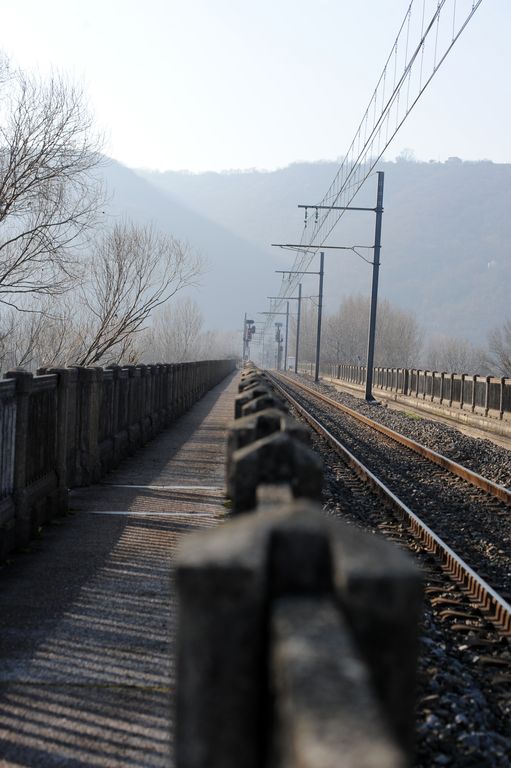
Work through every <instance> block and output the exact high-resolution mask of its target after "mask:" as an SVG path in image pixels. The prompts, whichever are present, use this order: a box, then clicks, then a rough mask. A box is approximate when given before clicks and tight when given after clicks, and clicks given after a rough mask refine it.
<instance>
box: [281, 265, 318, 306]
mask: <svg viewBox="0 0 511 768" xmlns="http://www.w3.org/2000/svg"><path fill="white" fill-rule="evenodd" d="M275 272H278V273H281V274H283V275H319V272H300V271H299V270H297V271H296V272H295V271H293V270H292V269H276V270H275ZM278 298H279V299H282V296H279V297H278ZM286 300H287V296H286Z"/></svg>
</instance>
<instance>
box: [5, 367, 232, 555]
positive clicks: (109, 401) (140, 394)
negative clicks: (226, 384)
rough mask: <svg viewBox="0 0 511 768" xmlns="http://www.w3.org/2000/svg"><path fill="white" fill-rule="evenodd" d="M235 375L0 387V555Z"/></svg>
mask: <svg viewBox="0 0 511 768" xmlns="http://www.w3.org/2000/svg"><path fill="white" fill-rule="evenodd" d="M234 368H235V361H233V360H216V361H209V360H208V361H202V362H196V363H180V364H177V365H171V364H170V365H147V366H146V365H144V366H126V367H118V366H111V367H109V368H105V369H103V368H83V367H72V368H54V369H41V370H39V371H38V375H36V376H34V375H33V374H31V373H29V372H27V371H23V370H16V371H10V372H8V373H6V374H5V377H4V379H3V380H2V381H0V557H2V558H4V557H5V556H6V555H7V554H8V553H9V552H10V551H11V550H12V549H14V548H15V547H16V546H17V547H23V546H26V544H27V543H28V541H29V540H30V538H31V536H33V535H34V534H36V533H37V531H38V529H39V527H40V526H41V525H43V524H44V523H46V522H48V521H49V520H50V519H51V518H52V517H54V516H56V515H59V514H63V513H64V512H65V511H66V510H67V498H68V489H69V488H70V487H77V486H83V485H89V484H91V483H95V482H97V481H98V480H99V479H100V478H101V477H102V476H103V475H104V474H105V473H106V472H108V471H109V470H110V469H111V468H113V467H114V466H116V465H117V464H118V463H119V461H121V459H123V458H124V457H125V456H127V455H129V454H131V453H133V452H134V451H135V450H137V448H139V447H140V446H141V445H143V444H144V443H145V442H147V440H150V439H151V438H152V437H154V435H155V434H156V433H157V432H159V431H160V430H161V429H163V428H165V427H166V426H167V425H168V424H170V423H171V422H172V421H174V420H175V419H176V418H178V416H180V415H181V414H182V413H183V412H184V411H185V410H187V409H189V408H190V407H191V405H192V404H193V403H194V402H196V401H197V400H198V399H199V398H200V397H202V395H204V394H205V393H206V392H207V390H208V389H211V387H213V386H215V385H216V384H218V383H219V382H220V381H221V380H222V379H224V378H225V377H226V376H227V375H228V374H229V373H230V372H232V371H233V370H234Z"/></svg>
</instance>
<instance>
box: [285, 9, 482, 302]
mask: <svg viewBox="0 0 511 768" xmlns="http://www.w3.org/2000/svg"><path fill="white" fill-rule="evenodd" d="M481 3H482V0H412V1H411V2H410V5H409V6H408V10H407V11H406V14H405V16H404V19H403V21H402V23H401V26H400V28H399V31H398V33H397V36H396V38H395V40H394V44H393V45H392V48H391V51H390V54H389V56H388V58H387V60H386V62H385V65H384V67H383V71H382V73H381V75H380V77H379V79H378V82H377V84H376V88H375V89H374V91H373V94H372V96H371V99H370V101H369V104H368V106H367V109H366V110H365V113H364V115H363V117H362V120H361V121H360V123H359V126H358V129H357V131H356V133H355V136H354V138H353V140H352V142H351V144H350V146H349V149H348V151H347V153H346V155H345V156H344V159H343V161H342V163H341V165H340V166H339V169H338V170H337V173H336V174H335V176H334V179H333V181H332V183H331V184H330V186H329V187H328V189H327V191H326V193H325V195H324V196H323V198H322V199H321V201H319V202H318V209H317V210H316V216H315V218H314V221H313V224H312V226H311V227H309V226H308V219H307V216H306V218H305V225H304V228H303V232H302V236H301V239H300V249H299V250H298V249H297V254H296V257H295V261H294V263H293V267H292V270H290V279H288V280H283V281H282V285H281V288H280V292H279V301H278V303H277V304H276V306H275V308H276V309H278V308H279V307H280V305H281V303H282V301H284V300H285V298H286V297H287V296H288V295H289V294H290V293H292V292H293V291H294V290H295V288H296V286H297V284H298V282H299V281H300V279H301V275H302V274H303V273H304V272H305V271H306V270H307V269H308V267H309V266H310V264H311V261H312V259H313V258H314V256H315V254H316V253H317V252H318V251H319V250H320V249H321V247H322V246H323V245H324V243H325V242H326V240H327V239H328V237H329V235H330V234H331V232H332V230H333V229H334V227H335V226H336V225H337V223H338V222H339V220H340V219H341V217H342V216H343V214H344V211H342V210H332V208H331V206H339V207H347V206H349V205H350V203H351V202H352V201H353V198H354V197H355V195H356V194H357V193H358V192H359V190H360V188H361V187H362V185H363V184H364V182H365V181H366V179H367V178H368V177H369V175H370V174H371V172H372V171H373V169H374V167H375V166H376V164H377V162H378V160H380V158H381V157H382V155H383V153H384V152H385V150H386V149H387V147H388V146H389V144H390V143H391V142H392V140H393V139H394V137H395V135H396V134H397V132H398V131H399V129H400V128H401V126H402V125H403V123H404V122H405V120H406V118H407V117H408V115H409V114H410V112H411V111H412V109H413V108H414V106H415V105H416V104H417V102H418V100H419V98H420V97H421V95H422V94H423V93H424V91H425V89H426V88H427V86H428V85H429V83H430V82H431V80H432V79H433V77H434V76H435V74H436V72H437V71H438V69H439V68H440V66H441V64H442V63H443V62H444V60H445V58H446V57H447V55H448V53H449V52H450V50H451V49H452V47H453V46H454V44H455V42H456V41H457V40H458V38H459V37H460V35H461V33H462V32H463V30H464V29H465V27H466V26H467V24H468V23H469V21H470V20H471V18H472V16H473V15H474V13H475V12H476V10H477V9H478V8H479V6H480V5H481ZM427 19H429V21H426V20H427ZM319 206H326V208H325V209H320V208H319ZM311 208H313V209H314V206H311ZM311 244H314V245H311ZM292 273H295V274H293V276H292V277H291V275H292Z"/></svg>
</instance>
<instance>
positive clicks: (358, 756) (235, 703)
mask: <svg viewBox="0 0 511 768" xmlns="http://www.w3.org/2000/svg"><path fill="white" fill-rule="evenodd" d="M266 386H267V384H266V382H265V379H264V377H263V376H261V375H260V374H259V373H258V372H257V371H255V370H254V368H253V367H252V366H250V367H248V369H247V370H246V371H244V372H243V374H242V377H241V383H240V386H239V389H240V391H241V392H242V394H243V395H244V399H243V402H242V404H241V405H240V399H239V398H238V399H237V403H236V416H237V418H236V419H235V420H234V421H232V422H231V424H230V425H229V437H228V446H227V450H228V461H227V490H228V495H230V497H231V500H232V502H233V517H232V518H231V519H230V520H229V521H227V522H226V523H224V524H223V525H222V526H220V527H219V528H217V529H215V530H208V531H203V532H200V533H196V534H193V535H191V536H189V537H187V539H186V540H185V541H184V544H183V546H182V548H181V551H180V554H179V557H178V563H177V569H176V583H177V588H178V594H179V620H178V666H177V682H178V685H177V704H176V723H177V727H176V761H177V768H256V766H257V768H292V767H293V768H294V767H295V766H298V765H300V766H302V768H355V766H356V767H357V768H376V767H378V768H403V767H404V766H406V765H409V763H410V760H411V754H412V745H413V728H414V716H413V713H414V696H415V669H416V660H417V646H418V622H419V617H420V610H421V589H422V588H421V579H420V575H419V572H418V570H417V569H416V567H415V566H414V565H413V563H412V562H411V560H410V559H409V558H408V557H407V556H406V555H405V554H404V553H403V552H401V551H400V550H398V549H397V548H395V547H394V546H392V545H391V544H388V543H387V542H384V541H383V540H381V539H378V538H376V537H374V536H372V535H369V534H365V533H363V532H361V531H359V530H358V529H355V528H353V527H352V526H349V525H345V524H343V523H342V522H340V521H338V520H334V519H332V518H329V517H327V516H326V515H325V514H324V513H323V512H322V509H321V505H320V504H319V503H318V502H319V499H320V495H321V481H322V469H321V462H320V460H319V458H318V457H317V456H316V455H315V454H314V453H313V452H312V451H311V450H310V448H309V447H308V443H309V436H308V430H307V428H305V427H304V426H303V425H301V424H297V423H296V422H294V426H293V419H291V417H290V416H289V414H287V413H285V412H283V411H279V410H278V408H275V407H272V408H271V409H269V410H261V411H258V412H257V411H256V412H254V413H252V414H250V415H247V416H242V411H243V410H244V409H245V408H246V407H247V406H248V405H249V404H250V402H255V401H256V400H257V399H259V398H260V397H261V396H262V395H261V394H260V392H259V391H258V390H259V389H260V388H261V387H266ZM250 393H252V395H250ZM263 396H264V395H263ZM279 414H280V415H279ZM241 513H243V514H241Z"/></svg>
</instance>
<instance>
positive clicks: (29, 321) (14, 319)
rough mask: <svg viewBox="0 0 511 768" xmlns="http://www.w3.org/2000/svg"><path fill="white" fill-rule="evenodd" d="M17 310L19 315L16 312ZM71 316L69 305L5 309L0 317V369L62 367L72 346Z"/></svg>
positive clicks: (72, 322)
mask: <svg viewBox="0 0 511 768" xmlns="http://www.w3.org/2000/svg"><path fill="white" fill-rule="evenodd" d="M20 309H21V311H19V310H20ZM74 333H75V329H74V315H73V312H72V310H71V306H70V304H67V303H65V302H59V303H58V305H56V304H55V303H54V302H53V300H52V302H51V306H50V301H49V300H47V301H46V302H44V303H43V304H38V308H37V311H35V310H34V307H33V306H31V305H25V304H22V305H20V308H16V309H14V308H8V309H7V311H4V312H3V313H1V314H0V369H2V370H7V369H8V368H15V367H20V368H26V369H28V370H35V369H36V368H39V367H41V366H54V365H66V364H68V363H70V362H72V360H71V359H70V350H71V349H72V347H73V346H74Z"/></svg>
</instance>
